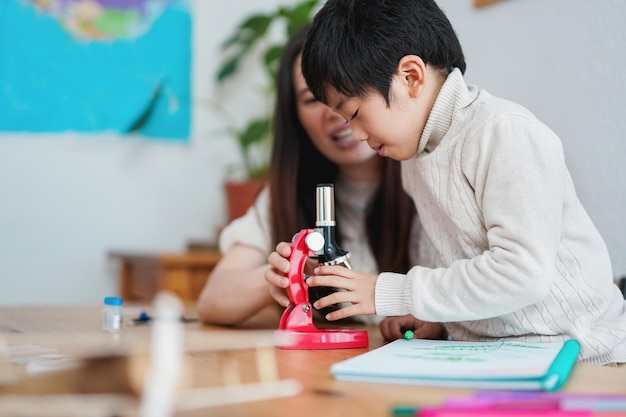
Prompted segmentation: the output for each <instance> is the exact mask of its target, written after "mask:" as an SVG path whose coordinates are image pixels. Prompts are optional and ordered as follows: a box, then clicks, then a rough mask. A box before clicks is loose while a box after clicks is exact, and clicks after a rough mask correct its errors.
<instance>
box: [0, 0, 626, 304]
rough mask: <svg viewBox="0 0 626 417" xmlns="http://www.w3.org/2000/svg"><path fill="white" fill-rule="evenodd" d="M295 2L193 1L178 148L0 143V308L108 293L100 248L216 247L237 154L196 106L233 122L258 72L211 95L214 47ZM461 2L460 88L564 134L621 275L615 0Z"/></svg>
mask: <svg viewBox="0 0 626 417" xmlns="http://www.w3.org/2000/svg"><path fill="white" fill-rule="evenodd" d="M293 2H294V1H282V2H281V1H279V0H264V1H263V2H259V1H258V0H231V1H230V2H228V3H227V4H224V5H221V3H217V2H213V1H208V0H195V1H194V6H195V16H196V21H195V25H194V32H195V35H194V37H195V45H194V51H195V54H194V65H193V68H194V78H193V89H194V92H195V95H196V97H197V103H198V105H197V106H196V108H195V110H194V123H193V129H192V131H193V137H192V140H191V141H190V143H189V144H186V145H180V144H169V143H163V142H157V141H151V140H145V139H141V138H127V137H118V136H115V135H107V134H103V135H97V136H88V137H81V136H79V135H76V134H68V135H42V136H41V135H40V136H34V135H24V134H22V135H15V134H3V135H0V283H1V286H0V304H5V305H13V304H38V303H52V304H60V303H83V302H84V303H98V302H101V300H102V297H103V296H105V295H110V294H115V293H116V292H117V281H116V275H115V272H116V268H115V265H114V264H112V263H111V262H110V261H109V260H108V259H107V256H106V254H107V252H108V251H109V250H138V251H179V250H182V249H183V248H184V247H185V244H186V243H187V241H189V240H197V239H203V240H213V239H215V230H216V228H217V227H219V226H221V225H222V224H223V222H224V220H225V207H224V201H223V196H222V190H221V180H222V178H223V176H224V172H225V167H226V165H227V164H229V163H232V162H235V161H237V159H238V155H237V152H236V150H235V147H234V144H233V142H232V141H231V140H230V139H229V138H228V137H225V136H224V135H218V134H216V133H215V132H216V129H218V128H219V127H220V126H223V121H222V120H221V119H220V117H219V116H217V114H216V113H215V112H212V111H211V110H209V109H208V107H207V106H206V105H205V103H206V102H207V100H209V99H210V98H213V99H217V100H218V101H220V102H222V103H223V104H224V105H225V106H226V107H227V108H228V109H229V112H230V113H231V114H232V115H233V116H234V117H235V118H236V119H237V120H240V121H241V122H242V124H243V121H244V120H245V119H247V118H248V117H249V116H250V115H252V114H256V113H258V112H260V109H259V107H260V106H262V105H263V103H262V102H261V101H260V99H259V98H258V94H257V91H256V89H257V88H258V86H259V83H260V78H259V73H258V72H254V71H252V72H251V73H246V74H244V75H243V76H241V77H239V78H238V79H237V80H233V81H231V82H229V83H228V85H226V86H224V87H223V88H220V89H219V90H215V88H214V85H213V82H212V80H213V77H214V74H215V70H216V69H217V67H218V64H219V60H218V57H219V53H218V52H219V44H220V42H221V41H223V40H224V38H225V36H226V35H227V34H230V33H231V31H232V29H233V27H234V26H235V25H236V24H237V23H239V22H240V20H241V19H242V18H243V17H244V16H246V15H247V14H248V13H251V12H253V11H266V10H271V9H273V8H274V7H275V6H276V5H277V4H279V3H282V4H293ZM471 3H472V0H439V4H440V5H441V7H442V8H443V9H444V10H445V11H446V12H447V13H448V16H449V17H450V20H451V21H452V23H453V25H454V26H455V28H456V29H457V33H458V35H459V37H460V38H461V42H462V44H463V47H464V50H465V54H466V59H467V62H468V71H467V73H466V76H467V79H468V81H469V82H471V83H475V84H478V85H479V86H481V87H483V88H486V89H488V90H489V91H490V92H492V93H493V94H496V95H500V96H503V97H506V98H509V99H512V100H514V101H517V102H519V103H521V104H523V105H525V106H527V107H528V108H529V109H530V110H531V111H533V112H534V113H535V114H536V115H537V116H538V117H539V118H540V119H542V120H543V121H544V122H546V123H547V124H548V125H550V126H551V127H552V128H553V129H554V130H555V131H556V132H557V133H558V134H559V135H560V136H561V137H562V139H563V143H564V147H565V151H566V157H567V161H568V163H569V166H570V170H571V172H572V175H573V177H574V181H575V182H576V185H577V189H578V191H579V194H580V197H581V199H582V201H583V204H584V205H585V206H586V207H587V209H588V211H589V214H590V215H591V217H592V218H593V219H594V221H595V222H596V225H597V226H598V228H599V229H600V232H601V233H602V234H603V236H604V238H605V240H606V243H607V245H608V247H609V250H610V252H611V256H612V258H613V266H614V270H615V275H616V276H617V275H622V274H626V237H624V234H625V233H626V216H624V215H623V208H624V207H626V189H625V187H624V185H623V184H624V183H626V181H625V179H626V178H625V177H626V169H625V168H624V167H623V166H622V164H623V163H624V162H625V161H624V158H625V157H626V141H625V140H623V139H622V138H623V136H624V132H626V118H625V117H624V111H625V110H626V74H625V73H624V72H623V69H624V68H626V52H625V51H626V27H625V26H624V24H623V22H625V21H626V2H624V1H623V0H597V1H593V2H590V1H588V0H505V1H503V2H501V3H498V4H495V5H493V6H490V7H487V8H484V9H474V8H473V7H472V6H471ZM218 7H221V9H218ZM0 117H1V116H0Z"/></svg>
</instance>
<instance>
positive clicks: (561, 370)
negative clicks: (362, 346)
mask: <svg viewBox="0 0 626 417" xmlns="http://www.w3.org/2000/svg"><path fill="white" fill-rule="evenodd" d="M579 350H580V345H579V344H578V342H576V341H575V340H568V341H566V342H551V343H525V342H513V341H509V342H507V341H502V342H456V341H447V340H418V339H412V340H403V339H400V340H396V341H393V342H391V343H388V344H386V345H384V346H382V347H380V348H377V349H374V350H371V351H369V352H366V353H364V354H361V355H358V356H355V357H353V358H350V359H348V360H345V361H342V362H338V363H335V364H334V365H332V366H331V368H330V370H331V373H332V374H333V376H334V377H335V378H336V379H338V380H346V381H361V382H376V383H392V384H413V385H436V386H449V387H468V388H481V389H507V390H509V389H516V390H543V391H556V390H558V389H559V388H561V387H562V386H563V384H565V382H566V381H567V378H568V377H569V374H570V372H571V370H572V367H573V366H574V364H575V363H576V359H577V358H578V352H579Z"/></svg>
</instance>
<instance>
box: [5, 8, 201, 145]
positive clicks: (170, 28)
mask: <svg viewBox="0 0 626 417" xmlns="http://www.w3.org/2000/svg"><path fill="white" fill-rule="evenodd" d="M190 76H191V15H190V12H189V5H188V2H187V0H1V1H0V131H5V132H7V131H8V132H37V133H46V132H66V131H74V132H81V133H97V132H105V131H114V132H119V133H121V134H125V133H130V132H138V133H139V134H141V135H143V136H146V137H152V138H161V139H167V140H178V141H185V140H187V139H188V138H189V130H190V123H191V111H190V97H191V92H190V90H191V87H190Z"/></svg>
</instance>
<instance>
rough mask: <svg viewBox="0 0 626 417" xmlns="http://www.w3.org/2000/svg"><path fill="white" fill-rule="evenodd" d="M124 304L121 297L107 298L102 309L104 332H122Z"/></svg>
mask: <svg viewBox="0 0 626 417" xmlns="http://www.w3.org/2000/svg"><path fill="white" fill-rule="evenodd" d="M122 304H123V300H122V298H120V297H105V298H104V308H103V309H102V330H104V331H106V332H111V333H117V332H120V331H121V330H122V323H123V319H122Z"/></svg>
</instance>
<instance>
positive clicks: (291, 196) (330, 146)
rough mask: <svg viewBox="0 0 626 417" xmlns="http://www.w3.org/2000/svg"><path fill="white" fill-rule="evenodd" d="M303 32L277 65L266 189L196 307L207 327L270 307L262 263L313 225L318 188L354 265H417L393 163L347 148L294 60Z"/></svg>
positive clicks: (237, 225)
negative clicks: (326, 194)
mask: <svg viewBox="0 0 626 417" xmlns="http://www.w3.org/2000/svg"><path fill="white" fill-rule="evenodd" d="M307 30H308V26H307V27H305V28H303V29H301V30H300V31H299V32H298V33H296V34H295V35H294V36H293V37H292V39H291V40H290V41H289V42H288V43H287V45H286V46H285V49H284V51H283V55H282V57H281V62H280V68H279V73H278V85H277V101H276V111H275V121H274V142H273V149H272V155H271V163H270V170H269V185H268V186H267V187H266V188H265V189H264V190H263V191H262V192H261V194H260V195H259V197H258V198H257V200H256V201H255V204H254V206H253V207H252V208H251V209H250V210H249V211H248V212H247V213H246V215H244V216H243V217H241V218H239V219H237V220H235V221H233V222H232V223H231V224H229V225H228V226H227V227H226V228H225V229H224V230H223V231H222V233H221V235H220V242H219V243H220V249H221V250H222V252H223V254H224V255H223V258H222V260H221V261H220V262H219V264H218V265H217V266H216V267H215V269H214V270H213V272H212V274H211V276H210V277H209V280H208V281H207V283H206V285H205V288H204V289H203V291H202V294H201V295H200V298H199V300H198V313H199V315H200V319H201V320H202V321H204V322H207V323H214V324H227V325H234V324H239V323H241V322H242V321H244V320H246V319H248V318H250V317H251V316H253V315H254V314H255V313H257V312H259V311H260V310H262V309H263V308H265V307H267V306H269V305H276V302H275V301H274V299H273V298H272V296H271V295H270V292H269V284H268V282H267V281H266V280H265V279H264V274H265V272H266V271H267V270H269V269H270V266H269V264H268V262H267V256H268V255H269V254H270V253H271V252H272V251H273V250H274V248H275V246H276V244H277V243H278V242H281V241H290V240H291V238H292V237H293V235H294V234H295V233H297V232H298V231H300V230H301V229H304V228H312V227H314V225H315V189H316V185H317V184H320V183H333V184H334V185H335V217H336V220H337V226H336V231H337V233H336V234H337V236H336V237H337V243H338V244H339V246H340V247H341V248H343V249H344V250H347V251H349V252H350V262H351V264H352V265H353V266H355V267H356V266H357V265H358V268H359V270H369V271H372V273H377V272H378V271H381V270H385V271H397V272H402V271H406V270H407V269H408V267H409V265H410V264H411V262H416V263H417V262H418V261H419V257H417V256H412V257H411V258H409V253H414V254H418V248H417V241H418V237H419V233H418V232H419V230H418V226H419V225H418V222H417V221H414V219H416V213H415V208H414V205H413V203H412V201H411V200H410V199H409V197H408V196H407V195H406V194H405V193H404V191H403V190H402V187H401V185H400V184H401V181H400V166H399V163H398V162H396V161H393V160H390V159H383V158H381V157H379V156H378V155H377V154H376V152H374V151H373V150H372V149H370V148H369V146H368V145H367V143H365V142H356V141H354V140H353V139H352V131H351V129H350V126H349V125H348V124H347V123H346V121H345V120H344V119H343V118H342V117H340V116H338V115H337V114H336V113H334V112H333V111H332V110H331V109H330V108H329V107H327V106H325V105H324V104H322V103H320V102H317V101H316V100H315V99H314V98H313V95H312V94H311V92H310V91H309V89H308V87H307V86H306V82H305V81H304V78H303V76H302V73H301V70H300V58H301V56H300V55H301V51H302V46H303V44H304V40H305V37H306V32H307ZM401 225H402V226H401ZM406 225H413V226H412V227H407V226H406ZM410 242H414V243H412V244H411V246H412V247H411V248H409V246H410ZM421 246H426V245H421ZM420 249H424V248H420ZM410 251H411V252H410Z"/></svg>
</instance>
